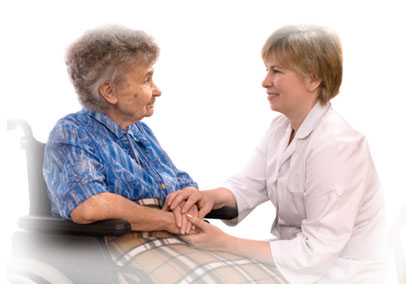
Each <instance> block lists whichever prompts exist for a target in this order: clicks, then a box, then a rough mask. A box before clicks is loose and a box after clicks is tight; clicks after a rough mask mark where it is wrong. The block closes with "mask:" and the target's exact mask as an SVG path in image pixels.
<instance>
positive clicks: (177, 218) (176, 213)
mask: <svg viewBox="0 0 412 289" xmlns="http://www.w3.org/2000/svg"><path fill="white" fill-rule="evenodd" d="M173 215H174V216H175V222H176V226H177V227H178V228H182V214H181V213H180V210H174V211H173Z"/></svg>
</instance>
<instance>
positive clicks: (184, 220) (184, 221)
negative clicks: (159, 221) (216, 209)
mask: <svg viewBox="0 0 412 289" xmlns="http://www.w3.org/2000/svg"><path fill="white" fill-rule="evenodd" d="M181 218H182V227H181V228H180V234H182V235H185V234H186V231H187V227H188V226H191V223H190V222H189V221H188V220H187V217H186V216H185V215H181Z"/></svg>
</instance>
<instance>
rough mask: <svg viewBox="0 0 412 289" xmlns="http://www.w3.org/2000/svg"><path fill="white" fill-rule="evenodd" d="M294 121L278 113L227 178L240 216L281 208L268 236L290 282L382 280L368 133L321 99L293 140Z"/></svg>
mask: <svg viewBox="0 0 412 289" xmlns="http://www.w3.org/2000/svg"><path fill="white" fill-rule="evenodd" d="M291 130H292V129H291V125H290V122H289V120H288V119H287V118H286V117H285V116H283V115H281V116H278V117H277V118H275V119H274V120H273V122H272V124H271V126H270V128H269V130H268V132H267V133H266V135H265V137H264V139H263V141H262V143H261V144H260V145H259V146H258V147H257V149H256V152H255V154H254V156H253V158H252V159H251V161H250V162H249V164H248V165H247V166H246V168H245V169H244V170H243V171H242V172H241V173H239V174H237V175H236V176H234V177H232V178H230V179H229V180H228V181H227V182H226V183H225V185H224V187H226V188H227V189H229V190H231V191H232V192H233V193H234V195H235V198H236V202H237V207H238V211H239V216H238V218H237V219H234V220H231V221H227V223H228V224H231V225H234V224H236V223H238V222H240V221H241V220H242V219H243V218H244V217H246V215H247V214H249V213H250V212H251V210H253V209H254V208H255V207H256V206H257V205H259V204H261V203H262V202H265V201H267V200H270V201H271V202H272V204H273V205H274V206H275V208H278V212H277V217H276V220H275V221H274V224H273V227H272V233H273V234H274V235H276V236H277V237H278V238H277V239H276V240H272V241H270V248H271V252H272V257H273V261H274V263H275V264H276V265H277V267H278V268H279V270H280V271H281V272H282V273H283V275H284V276H285V278H286V279H287V280H288V281H290V282H298V283H306V282H310V283H312V282H381V281H382V278H383V276H384V274H383V272H384V266H383V265H384V264H383V260H384V248H383V240H384V209H383V197H382V194H381V191H380V188H379V181H378V177H377V174H376V170H375V167H374V164H373V161H372V159H371V155H370V152H369V149H368V145H367V142H366V140H365V138H364V137H363V136H362V135H360V134H359V133H358V132H356V131H355V130H353V129H352V128H351V127H350V126H349V125H348V124H347V123H346V122H345V121H344V120H343V119H342V118H341V117H340V116H339V115H338V114H337V113H336V112H335V111H334V110H333V109H332V107H331V105H330V104H327V105H324V106H322V105H320V104H319V103H317V104H316V105H315V106H314V107H313V109H312V110H311V111H310V113H309V114H308V115H307V117H306V118H305V120H304V121H303V123H302V125H301V126H300V127H299V129H298V131H297V132H296V134H295V137H294V139H293V141H292V142H291V143H290V144H289V145H288V141H289V137H290V134H291Z"/></svg>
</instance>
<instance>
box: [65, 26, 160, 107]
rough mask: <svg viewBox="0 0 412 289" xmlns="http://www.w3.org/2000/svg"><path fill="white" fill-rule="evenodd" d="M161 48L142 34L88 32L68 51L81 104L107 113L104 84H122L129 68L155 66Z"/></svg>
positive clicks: (112, 29) (121, 30)
mask: <svg viewBox="0 0 412 289" xmlns="http://www.w3.org/2000/svg"><path fill="white" fill-rule="evenodd" d="M158 55H159V47H158V46H157V44H156V43H155V42H154V41H153V39H152V38H151V37H150V36H149V35H147V34H146V33H145V32H143V31H139V30H131V29H128V28H125V27H122V26H105V27H101V28H98V29H94V30H90V31H87V32H86V33H85V34H84V35H83V36H82V37H80V38H79V39H78V40H77V41H75V42H74V43H73V44H72V45H71V46H70V47H69V49H68V51H67V55H66V65H67V70H68V73H69V76H70V79H71V81H72V83H73V85H74V88H75V90H76V92H77V94H78V96H79V100H80V103H81V104H82V105H83V106H85V107H87V108H89V109H91V110H99V111H104V110H105V109H106V108H107V106H108V105H107V103H106V101H105V100H104V99H103V98H102V97H101V96H100V93H99V87H100V85H101V84H103V83H104V82H105V81H107V80H109V81H111V82H112V83H114V84H115V85H116V84H119V82H121V81H122V80H123V76H124V69H125V67H127V66H128V65H132V64H135V63H136V62H141V61H143V63H145V64H151V63H154V62H155V61H156V59H157V57H158Z"/></svg>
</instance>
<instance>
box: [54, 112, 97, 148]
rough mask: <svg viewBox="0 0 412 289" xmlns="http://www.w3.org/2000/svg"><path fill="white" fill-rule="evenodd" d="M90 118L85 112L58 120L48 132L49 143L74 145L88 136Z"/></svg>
mask: <svg viewBox="0 0 412 289" xmlns="http://www.w3.org/2000/svg"><path fill="white" fill-rule="evenodd" d="M89 121H90V118H89V116H88V114H87V112H85V111H79V112H76V113H71V114H68V115H66V116H65V117H63V118H61V119H59V120H58V121H57V123H56V125H55V126H54V128H53V129H52V131H51V132H50V135H49V141H48V142H49V143H75V142H78V141H80V140H81V139H85V138H86V137H87V136H88V133H87V129H86V128H87V126H88V125H89Z"/></svg>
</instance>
